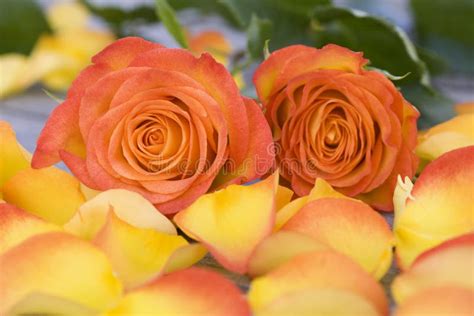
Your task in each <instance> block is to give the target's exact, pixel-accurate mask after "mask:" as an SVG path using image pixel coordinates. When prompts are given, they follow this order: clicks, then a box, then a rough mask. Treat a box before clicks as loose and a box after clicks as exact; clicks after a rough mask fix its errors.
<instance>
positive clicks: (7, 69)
mask: <svg viewBox="0 0 474 316" xmlns="http://www.w3.org/2000/svg"><path fill="white" fill-rule="evenodd" d="M0 72H1V74H2V80H0V99H3V98H5V97H7V96H9V95H11V94H14V93H17V92H20V91H22V90H24V89H26V88H28V87H29V86H30V85H31V84H32V82H30V81H28V80H26V78H25V77H26V76H25V74H26V73H27V72H28V59H27V57H26V56H24V55H21V54H14V53H11V54H3V55H0ZM0 148H1V147H0Z"/></svg>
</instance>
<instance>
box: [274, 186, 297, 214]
mask: <svg viewBox="0 0 474 316" xmlns="http://www.w3.org/2000/svg"><path fill="white" fill-rule="evenodd" d="M293 194H294V193H293V191H291V190H290V189H288V188H287V187H284V186H282V185H279V186H278V188H277V191H276V197H275V199H276V201H275V203H276V211H277V212H278V211H279V210H280V209H281V208H282V207H283V206H285V205H286V204H288V203H290V201H291V198H292V197H293Z"/></svg>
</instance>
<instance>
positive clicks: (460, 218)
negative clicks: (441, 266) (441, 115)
mask: <svg viewBox="0 0 474 316" xmlns="http://www.w3.org/2000/svg"><path fill="white" fill-rule="evenodd" d="M472 179H474V146H469V147H464V148H460V149H456V150H453V151H450V152H448V153H446V154H444V155H442V156H440V157H439V158H438V159H436V160H434V161H433V162H431V163H430V164H429V165H427V166H426V168H425V169H424V170H423V172H422V173H421V175H420V177H419V178H418V179H417V181H416V182H415V185H414V187H413V190H412V191H411V198H408V199H406V201H404V203H402V202H399V205H400V206H398V208H400V209H401V211H400V212H399V211H398V210H397V212H396V213H395V220H394V233H395V238H396V239H395V243H396V253H397V259H398V264H399V266H400V267H401V268H402V269H403V268H406V267H408V266H409V265H410V264H411V262H413V260H414V259H415V258H416V257H417V256H418V255H419V254H420V253H422V252H423V251H425V250H427V249H429V248H431V247H434V246H436V245H437V244H439V243H441V242H443V241H445V240H447V239H450V238H453V237H455V236H458V235H461V234H464V233H468V232H471V231H472V230H473V229H474V208H473V207H472V205H474V195H473V194H472Z"/></svg>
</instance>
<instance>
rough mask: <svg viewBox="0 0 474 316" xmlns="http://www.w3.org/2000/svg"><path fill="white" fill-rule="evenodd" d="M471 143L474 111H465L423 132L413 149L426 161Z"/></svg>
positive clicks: (473, 136)
mask: <svg viewBox="0 0 474 316" xmlns="http://www.w3.org/2000/svg"><path fill="white" fill-rule="evenodd" d="M472 145H474V113H466V114H464V115H459V116H456V117H454V118H452V119H450V120H449V121H446V122H443V123H441V124H438V125H436V126H433V127H432V128H430V129H429V130H427V131H426V132H424V133H423V134H422V135H420V136H419V137H418V145H417V147H416V149H415V151H416V154H417V155H418V157H420V158H421V159H422V161H423V162H425V163H426V162H429V161H432V160H434V159H436V158H438V157H439V156H441V155H442V154H444V153H446V152H448V151H451V150H454V149H456V148H461V147H467V146H472Z"/></svg>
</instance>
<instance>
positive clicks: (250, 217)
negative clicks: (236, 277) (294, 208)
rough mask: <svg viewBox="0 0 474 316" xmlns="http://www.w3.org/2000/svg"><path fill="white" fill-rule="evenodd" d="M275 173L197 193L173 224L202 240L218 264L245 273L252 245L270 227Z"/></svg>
mask: <svg viewBox="0 0 474 316" xmlns="http://www.w3.org/2000/svg"><path fill="white" fill-rule="evenodd" d="M277 185H278V173H275V174H273V175H271V176H269V177H268V178H267V179H265V180H263V181H261V182H258V183H255V184H252V185H249V186H240V185H230V186H228V187H226V188H225V189H223V190H220V191H217V192H214V193H210V194H206V195H203V196H201V197H200V198H199V199H198V200H197V201H196V202H194V203H193V204H192V205H191V206H190V207H188V208H187V209H184V210H183V211H181V212H179V213H178V214H177V215H176V216H175V217H174V221H175V223H176V224H177V225H178V226H179V228H181V229H182V230H183V231H185V232H189V234H190V236H192V237H193V238H196V239H197V240H198V241H200V242H202V243H203V244H204V245H205V246H206V247H207V248H208V249H209V251H210V252H211V254H212V255H213V256H214V257H215V258H216V260H217V261H219V263H221V264H222V265H223V266H224V267H226V268H227V269H229V270H231V271H235V272H238V273H245V272H246V271H247V267H248V261H249V259H250V256H251V254H252V252H253V250H254V249H255V247H256V246H257V245H258V244H259V243H260V241H261V240H262V239H263V238H265V237H266V236H267V235H268V234H269V233H270V232H271V229H272V227H273V222H274V212H275V201H274V195H275V191H276V188H277Z"/></svg>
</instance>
